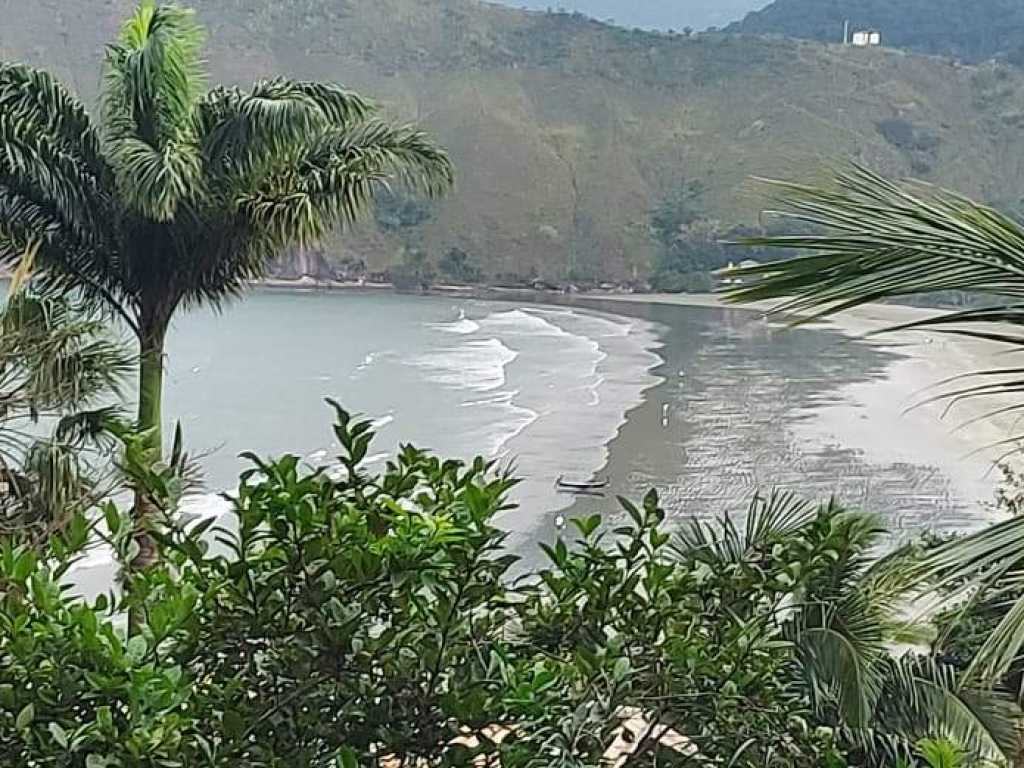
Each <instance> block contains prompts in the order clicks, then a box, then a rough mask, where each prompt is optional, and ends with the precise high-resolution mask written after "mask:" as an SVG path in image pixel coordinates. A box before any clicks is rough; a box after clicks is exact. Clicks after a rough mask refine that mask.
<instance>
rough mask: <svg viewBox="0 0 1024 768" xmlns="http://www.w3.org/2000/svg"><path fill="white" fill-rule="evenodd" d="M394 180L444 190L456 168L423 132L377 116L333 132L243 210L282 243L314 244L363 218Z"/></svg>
mask: <svg viewBox="0 0 1024 768" xmlns="http://www.w3.org/2000/svg"><path fill="white" fill-rule="evenodd" d="M391 181H397V182H399V183H402V184H406V185H408V186H410V187H412V188H415V189H418V190H420V191H422V192H423V193H425V194H431V195H438V194H441V193H443V192H444V191H445V190H447V189H448V188H450V186H451V185H452V184H453V183H454V172H453V169H452V165H451V161H450V160H449V159H448V156H447V154H446V153H445V152H444V150H442V149H441V148H440V147H438V146H437V145H436V144H434V143H433V142H432V141H430V140H429V139H428V138H427V137H426V135H425V134H423V133H422V132H420V131H417V130H415V129H412V128H406V127H399V128H396V127H394V126H391V125H388V124H386V123H383V122H380V121H370V122H368V123H364V124H361V125H359V126H356V127H354V128H349V129H345V130H331V131H328V132H327V133H325V134H324V135H323V136H322V137H320V138H319V139H318V140H317V141H316V142H314V144H313V145H312V146H310V147H309V148H308V150H307V151H306V152H305V153H304V154H303V156H302V157H300V158H297V161H296V162H295V164H294V166H293V167H292V168H288V169H286V170H285V171H283V172H281V173H278V174H276V175H274V176H271V177H269V178H267V179H266V180H265V181H264V183H263V185H262V186H261V188H260V189H258V190H256V191H255V192H253V193H249V194H243V195H242V196H240V198H239V199H238V201H237V210H238V212H239V215H240V216H241V217H242V218H243V219H244V220H245V221H248V222H251V223H252V226H253V227H254V229H256V230H257V231H259V232H261V233H265V234H266V236H268V237H269V238H270V239H271V241H272V242H273V243H275V244H276V248H277V249H280V248H282V247H285V246H288V245H295V244H307V243H311V242H315V241H318V240H321V239H322V238H323V237H324V236H326V235H327V234H328V233H329V232H331V231H332V230H334V229H335V228H337V227H339V226H343V225H346V224H350V223H353V222H355V221H357V220H358V219H359V218H360V217H361V216H363V215H364V214H365V213H366V212H367V211H368V210H369V209H370V207H371V205H372V203H373V199H374V195H375V193H376V192H377V191H378V190H379V189H381V188H383V187H385V186H386V185H387V184H388V183H390V182H391Z"/></svg>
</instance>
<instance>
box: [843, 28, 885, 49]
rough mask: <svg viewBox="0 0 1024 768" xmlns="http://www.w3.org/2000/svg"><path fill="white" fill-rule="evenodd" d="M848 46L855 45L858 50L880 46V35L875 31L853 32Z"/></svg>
mask: <svg viewBox="0 0 1024 768" xmlns="http://www.w3.org/2000/svg"><path fill="white" fill-rule="evenodd" d="M850 44H851V45H855V46H856V47H858V48H868V47H870V46H875V45H881V44H882V33H881V32H876V31H875V30H861V31H859V32H854V33H853V37H852V38H851V39H850Z"/></svg>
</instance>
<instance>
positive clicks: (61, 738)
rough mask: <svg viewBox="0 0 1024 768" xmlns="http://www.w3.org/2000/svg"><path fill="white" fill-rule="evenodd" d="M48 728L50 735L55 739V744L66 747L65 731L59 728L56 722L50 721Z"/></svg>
mask: <svg viewBox="0 0 1024 768" xmlns="http://www.w3.org/2000/svg"><path fill="white" fill-rule="evenodd" d="M48 729H49V731H50V735H51V736H53V740H54V741H56V742H57V744H59V745H60V747H61V748H62V749H67V748H68V734H67V732H66V731H65V730H64V729H63V728H61V727H60V725H59V724H58V723H50V725H49V726H48Z"/></svg>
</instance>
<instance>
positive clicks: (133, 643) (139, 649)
mask: <svg viewBox="0 0 1024 768" xmlns="http://www.w3.org/2000/svg"><path fill="white" fill-rule="evenodd" d="M148 650H149V644H148V643H147V642H146V638H144V637H143V636H142V635H134V636H133V637H132V638H131V639H130V640H129V641H128V646H127V647H126V648H125V656H126V657H127V659H128V661H129V662H130V663H131V664H132V665H137V664H140V663H141V662H142V660H143V659H144V658H146V653H147V651H148Z"/></svg>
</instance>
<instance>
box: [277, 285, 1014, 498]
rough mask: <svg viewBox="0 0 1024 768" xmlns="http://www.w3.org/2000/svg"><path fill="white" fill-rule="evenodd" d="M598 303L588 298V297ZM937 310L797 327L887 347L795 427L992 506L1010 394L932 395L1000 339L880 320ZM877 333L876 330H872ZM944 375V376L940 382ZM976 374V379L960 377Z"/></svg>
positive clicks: (861, 315)
mask: <svg viewBox="0 0 1024 768" xmlns="http://www.w3.org/2000/svg"><path fill="white" fill-rule="evenodd" d="M262 285H264V286H266V287H269V288H282V289H286V290H294V289H300V290H302V289H305V290H316V289H324V290H340V291H347V290H352V291H361V292H367V293H378V292H383V291H390V290H393V288H392V287H391V286H389V285H385V284H372V285H365V284H355V283H336V284H331V285H323V284H315V283H310V282H309V281H306V282H305V283H299V282H297V281H270V282H265V283H263V284H262ZM427 293H428V295H441V296H449V297H452V298H462V299H480V300H497V301H512V302H524V303H531V304H541V305H545V304H546V305H552V304H554V305H563V306H578V307H583V308H587V307H588V305H592V304H593V305H597V304H599V305H601V308H602V309H603V310H604V311H607V312H614V311H615V309H614V307H615V306H624V305H629V304H632V305H666V306H678V307H695V308H700V307H704V308H708V309H715V310H725V311H728V312H730V313H736V316H737V317H744V316H749V320H750V322H752V323H758V324H761V323H763V324H764V325H765V326H767V327H770V328H773V329H775V332H785V330H784V327H783V326H785V325H786V319H785V318H783V317H777V318H776V317H771V318H765V316H766V315H767V314H768V313H769V312H770V310H771V309H772V307H773V305H772V304H770V303H761V304H752V305H734V304H728V303H726V302H724V301H723V300H722V299H721V297H719V296H717V295H713V294H653V293H652V294H641V293H633V294H626V293H621V294H620V293H605V292H592V293H591V292H586V293H572V294H562V293H556V292H552V291H542V290H533V289H507V288H481V287H479V286H477V287H463V286H451V287H444V286H442V287H439V288H435V289H432V290H430V291H428V292H427ZM589 308H591V309H596V308H597V307H595V306H590V307H589ZM941 313H942V310H941V309H935V308H920V307H908V306H901V305H894V304H893V305H890V304H884V305H883V304H873V305H866V306H863V307H859V308H855V309H852V310H849V311H846V312H844V313H842V314H840V315H837V316H835V317H832V318H829V319H827V320H824V321H820V322H817V323H814V324H808V325H806V326H804V327H805V328H808V329H818V328H820V329H824V330H831V331H834V332H838V333H840V334H842V335H843V336H845V337H846V338H848V339H851V340H858V341H859V342H863V343H867V344H870V345H872V346H874V347H878V348H880V349H882V350H885V351H887V352H890V353H893V354H892V360H893V362H891V363H890V364H889V365H888V367H887V370H886V371H885V374H884V375H883V376H881V377H878V378H876V379H874V380H872V381H870V382H860V383H855V384H839V385H837V400H838V401H840V402H839V404H835V405H830V406H828V407H825V408H820V407H814V406H810V405H809V406H808V409H807V410H808V413H809V414H810V418H808V419H807V420H806V423H805V424H802V425H800V426H799V427H798V428H797V431H796V433H795V436H796V437H797V438H806V439H807V440H808V441H809V442H812V443H817V444H833V445H836V446H844V447H848V448H850V449H852V450H856V451H858V452H860V453H861V454H862V455H863V456H864V457H865V458H866V459H868V460H870V461H871V462H875V463H878V464H879V465H883V464H915V465H923V466H930V467H934V468H935V469H936V471H939V472H941V473H942V474H943V475H945V476H947V477H948V478H949V479H950V482H951V483H952V484H953V486H955V487H957V488H959V489H961V492H962V494H963V495H964V496H965V497H968V498H970V500H971V503H972V504H977V505H983V506H987V507H990V506H991V501H992V498H993V494H994V492H995V488H996V486H997V484H998V481H999V479H1000V472H999V471H998V468H997V465H998V464H1000V463H1001V464H1004V465H1007V466H1010V467H1012V468H1014V469H1016V470H1021V469H1024V460H1022V454H1021V453H1020V451H1015V449H1016V448H1017V446H1016V445H1014V444H1010V443H1008V442H1007V441H1008V438H1010V437H1011V436H1013V435H1017V434H1020V433H1022V432H1024V426H1022V424H1021V423H1018V422H1019V419H1018V416H1017V415H1016V412H1004V413H1001V414H998V415H990V414H993V413H994V412H996V411H1000V410H1001V409H1006V408H1010V407H1012V406H1014V405H1016V402H1015V401H1014V400H1013V399H1012V398H1011V397H1007V396H1006V395H999V396H992V397H987V398H979V399H972V400H966V401H960V402H957V403H956V404H955V405H954V406H953V407H950V403H949V402H948V401H946V400H942V399H941V398H940V397H939V396H940V395H942V394H943V393H944V392H949V391H950V390H951V389H952V388H953V387H952V384H953V382H950V380H952V379H954V378H956V377H962V376H964V375H965V374H970V373H973V372H978V371H983V370H991V369H997V368H1002V367H1006V364H1005V359H1004V358H1003V356H1004V355H1005V353H1006V350H1007V348H1006V346H1005V345H1001V344H998V343H996V342H991V341H981V340H975V339H968V338H963V337H954V336H950V335H949V334H942V333H938V332H936V331H902V332H896V333H884V334H879V332H881V331H883V330H885V329H886V328H889V327H893V326H898V325H903V324H906V323H910V322H914V321H916V320H921V319H923V318H925V317H930V316H934V315H936V314H941ZM876 334H879V335H876ZM942 382H947V384H946V386H945V387H943V386H942ZM971 383H978V380H974V381H970V380H968V381H966V382H960V383H959V385H960V386H963V385H965V384H971Z"/></svg>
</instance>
